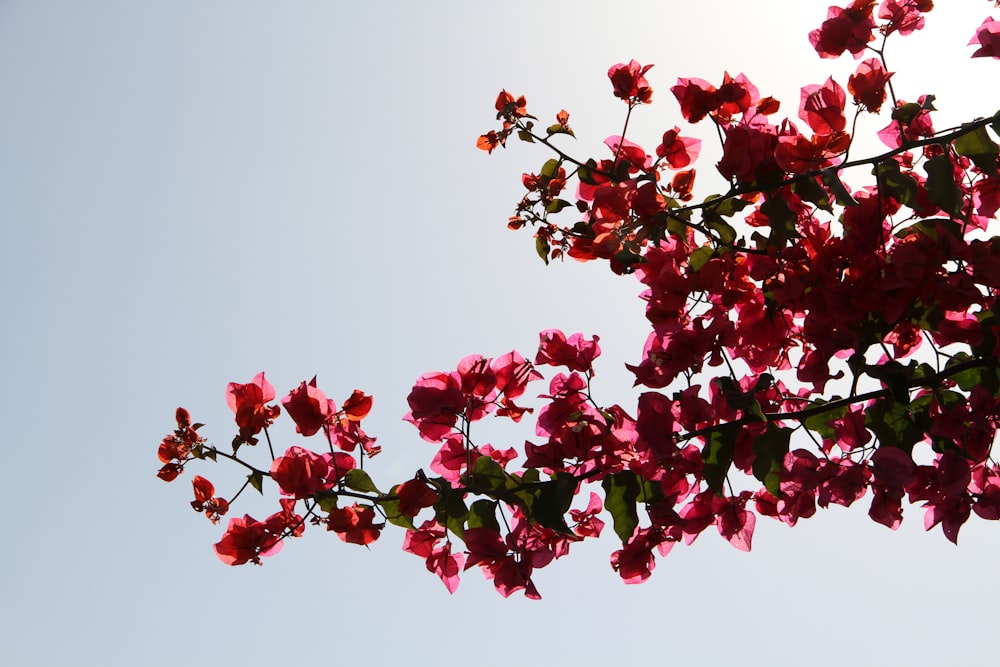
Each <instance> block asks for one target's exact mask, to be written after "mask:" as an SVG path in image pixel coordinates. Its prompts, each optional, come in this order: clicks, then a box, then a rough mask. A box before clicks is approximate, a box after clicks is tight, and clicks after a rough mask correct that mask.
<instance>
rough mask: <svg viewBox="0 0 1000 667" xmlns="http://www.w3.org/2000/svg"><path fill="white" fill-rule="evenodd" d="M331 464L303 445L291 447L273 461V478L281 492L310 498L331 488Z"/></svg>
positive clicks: (298, 497) (300, 497)
mask: <svg viewBox="0 0 1000 667" xmlns="http://www.w3.org/2000/svg"><path fill="white" fill-rule="evenodd" d="M329 476H330V466H329V465H328V464H327V461H326V459H325V458H323V457H322V456H320V455H319V454H316V453H315V452H311V451H309V450H308V449H304V448H302V447H289V448H288V451H286V452H285V455H284V456H279V457H278V458H276V459H275V460H274V462H273V463H271V479H273V480H274V481H275V482H276V483H277V484H278V486H279V487H280V488H281V492H282V493H284V494H285V495H288V496H294V497H295V498H297V499H302V498H309V497H311V496H313V495H315V494H317V493H319V492H320V491H326V490H329V489H330V488H331V487H332V486H333V483H332V482H331V481H328V479H327V478H328V477H329Z"/></svg>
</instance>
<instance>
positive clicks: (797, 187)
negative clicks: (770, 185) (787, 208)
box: [792, 177, 833, 213]
mask: <svg viewBox="0 0 1000 667" xmlns="http://www.w3.org/2000/svg"><path fill="white" fill-rule="evenodd" d="M792 192H794V193H795V194H797V195H798V196H799V197H801V198H802V199H803V200H804V201H807V202H810V203H812V204H815V205H816V206H817V207H818V208H820V209H822V210H824V211H826V212H827V213H833V206H831V205H830V195H829V193H827V191H826V188H824V187H823V186H822V185H820V184H819V183H817V182H816V179H815V178H812V177H810V178H804V179H802V180H799V181H795V182H794V183H792Z"/></svg>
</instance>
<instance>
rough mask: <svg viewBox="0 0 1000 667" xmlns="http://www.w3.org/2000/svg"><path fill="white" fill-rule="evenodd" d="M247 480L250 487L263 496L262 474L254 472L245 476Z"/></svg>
mask: <svg viewBox="0 0 1000 667" xmlns="http://www.w3.org/2000/svg"><path fill="white" fill-rule="evenodd" d="M247 479H248V480H250V486H252V487H253V488H255V489H257V493H259V494H260V495H264V473H262V472H261V471H259V470H254V471H253V472H252V473H250V474H249V475H247Z"/></svg>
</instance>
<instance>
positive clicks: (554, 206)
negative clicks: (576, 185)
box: [545, 199, 570, 213]
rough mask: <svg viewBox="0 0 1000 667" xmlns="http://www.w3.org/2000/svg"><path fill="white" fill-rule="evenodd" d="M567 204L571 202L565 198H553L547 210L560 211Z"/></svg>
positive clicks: (550, 211) (549, 211)
mask: <svg viewBox="0 0 1000 667" xmlns="http://www.w3.org/2000/svg"><path fill="white" fill-rule="evenodd" d="M567 206H570V203H569V202H568V201H566V200H565V199H553V200H552V201H550V202H549V203H548V204H547V205H546V206H545V211H546V212H548V213H558V212H559V211H561V210H563V209H564V208H566V207H567Z"/></svg>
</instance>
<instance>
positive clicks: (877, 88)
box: [847, 58, 892, 113]
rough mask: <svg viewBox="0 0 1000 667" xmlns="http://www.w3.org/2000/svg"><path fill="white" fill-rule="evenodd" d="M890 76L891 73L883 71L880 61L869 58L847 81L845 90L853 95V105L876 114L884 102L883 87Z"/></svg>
mask: <svg viewBox="0 0 1000 667" xmlns="http://www.w3.org/2000/svg"><path fill="white" fill-rule="evenodd" d="M891 76H892V72H887V71H885V68H884V67H882V61H881V60H879V59H878V58H869V59H868V60H864V61H862V62H861V64H860V65H858V69H857V71H855V72H854V74H852V75H851V76H850V78H848V79H847V90H848V91H850V93H851V94H852V95H854V103H855V104H860V105H862V106H864V108H865V109H867V110H868V111H870V112H871V113H876V112H877V111H878V110H879V109H881V108H882V103H883V102H885V87H886V84H888V83H889V77H891Z"/></svg>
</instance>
